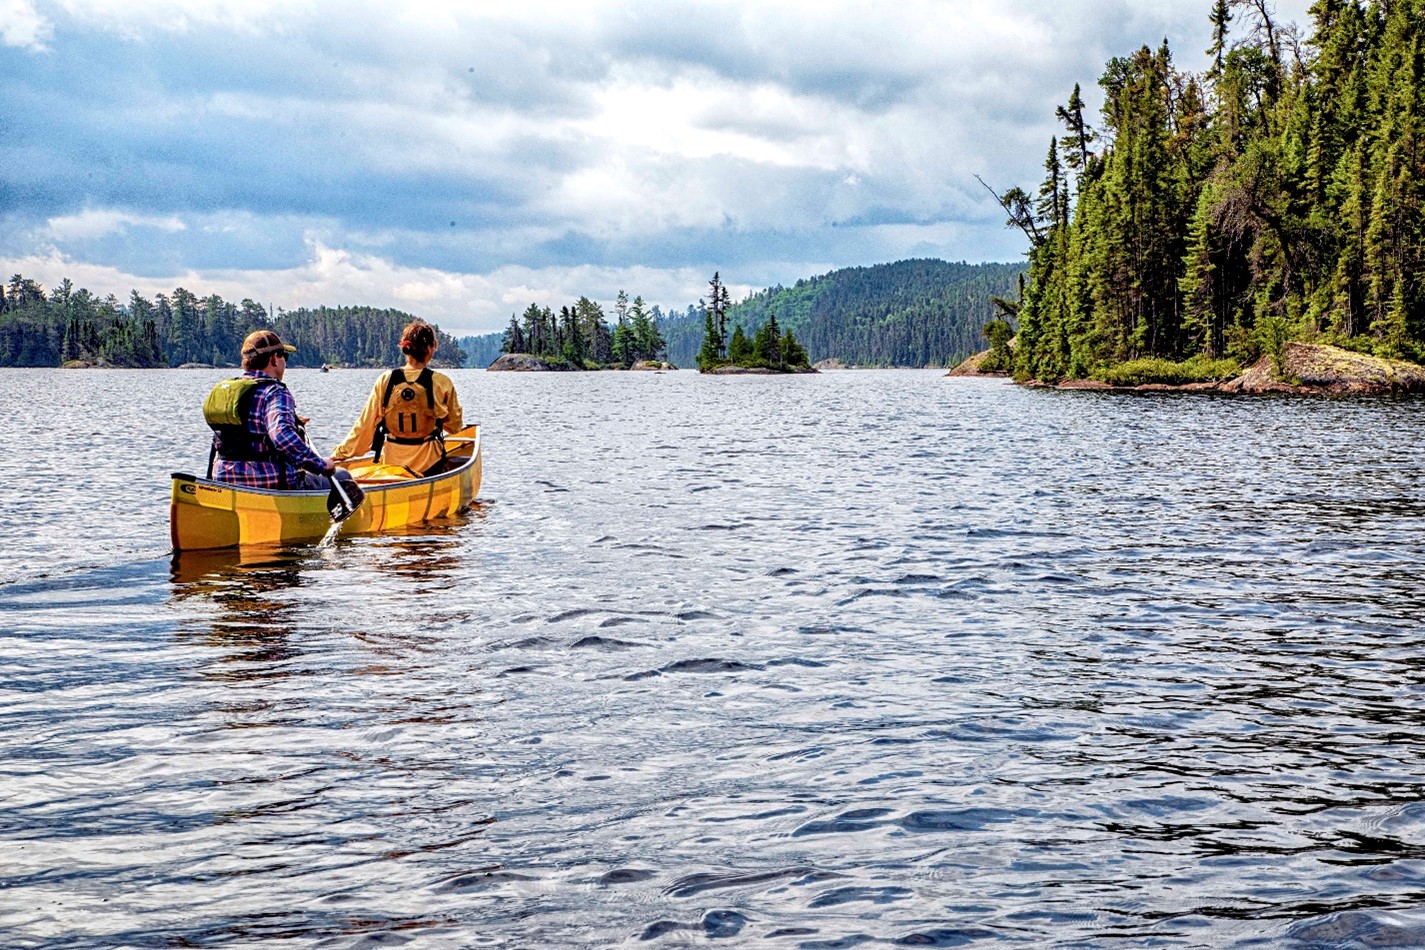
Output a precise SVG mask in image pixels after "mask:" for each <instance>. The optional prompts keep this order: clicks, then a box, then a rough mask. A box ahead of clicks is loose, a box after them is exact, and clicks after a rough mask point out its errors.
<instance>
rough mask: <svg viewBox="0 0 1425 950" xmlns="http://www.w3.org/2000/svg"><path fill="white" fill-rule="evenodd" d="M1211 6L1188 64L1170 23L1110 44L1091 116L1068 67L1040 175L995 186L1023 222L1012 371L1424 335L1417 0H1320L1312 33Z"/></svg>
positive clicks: (1224, 362)
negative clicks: (1204, 35)
mask: <svg viewBox="0 0 1425 950" xmlns="http://www.w3.org/2000/svg"><path fill="white" fill-rule="evenodd" d="M1205 12H1207V13H1208V15H1209V18H1210V21H1211V25H1212V45H1211V48H1210V49H1208V50H1207V53H1208V54H1209V56H1210V57H1211V61H1210V65H1209V66H1208V68H1207V69H1206V70H1205V71H1204V72H1203V73H1201V74H1196V73H1192V72H1183V71H1180V70H1178V69H1177V68H1175V67H1174V65H1173V57H1172V54H1171V52H1170V51H1169V48H1168V45H1167V42H1166V41H1164V43H1163V45H1161V46H1160V47H1159V48H1157V49H1150V48H1148V47H1143V48H1142V49H1140V50H1138V51H1137V52H1135V53H1133V54H1132V55H1129V56H1126V57H1123V58H1116V59H1113V60H1112V61H1110V62H1109V63H1108V65H1107V67H1106V69H1105V71H1104V73H1103V75H1102V77H1101V78H1100V79H1099V86H1100V87H1101V89H1102V91H1103V95H1104V104H1103V108H1102V111H1101V115H1100V116H1099V119H1098V122H1097V124H1095V123H1093V122H1092V121H1091V120H1092V117H1091V116H1089V115H1087V114H1086V113H1085V105H1084V100H1083V97H1082V94H1081V90H1080V88H1079V87H1077V86H1076V87H1075V88H1074V90H1073V93H1072V94H1071V95H1070V97H1069V100H1068V102H1067V103H1065V104H1064V105H1061V106H1059V107H1058V109H1057V110H1056V114H1057V117H1058V119H1059V121H1060V122H1061V124H1062V126H1063V129H1062V134H1061V135H1057V136H1056V137H1055V138H1054V139H1052V140H1051V141H1050V142H1049V147H1048V152H1047V156H1046V158H1045V162H1044V169H1045V175H1044V179H1043V182H1042V184H1041V185H1040V186H1039V187H1038V188H1037V190H1035V191H1034V192H1033V193H1032V194H1031V193H1029V192H1026V191H1024V190H1023V189H1021V188H1011V189H1010V190H1009V191H1006V192H1004V193H1002V194H999V193H997V195H996V196H997V197H998V198H999V199H1000V202H1001V204H1002V205H1003V207H1004V208H1005V211H1006V212H1007V214H1008V216H1009V223H1010V225H1011V226H1014V227H1018V228H1020V229H1021V230H1023V232H1024V233H1025V235H1026V236H1027V237H1028V239H1029V242H1030V251H1029V261H1030V268H1029V278H1028V281H1027V286H1026V288H1025V291H1024V293H1023V294H1022V296H1021V297H1020V298H1019V299H1018V300H1016V301H1013V302H1005V303H1004V305H1003V306H1004V309H1005V316H1006V317H1008V318H1009V319H1017V329H1018V336H1017V338H1016V339H1015V341H1014V346H1013V349H1012V356H1009V357H1008V359H1009V360H1010V361H1011V363H1012V366H1011V367H1010V368H1012V370H1013V372H1014V374H1015V376H1016V377H1017V378H1020V379H1028V378H1036V379H1040V380H1044V381H1054V380H1058V379H1062V378H1066V377H1073V378H1082V377H1091V376H1097V377H1099V378H1106V379H1112V378H1113V376H1114V375H1115V374H1120V375H1121V374H1122V373H1123V372H1124V370H1125V367H1129V366H1136V367H1137V368H1138V370H1139V371H1138V372H1137V374H1136V378H1137V379H1139V380H1140V381H1141V380H1143V379H1145V378H1152V377H1154V376H1155V375H1156V376H1159V377H1161V378H1164V379H1172V380H1174V381H1183V380H1186V379H1191V378H1201V379H1209V378H1224V377H1226V376H1229V375H1231V374H1232V373H1234V372H1235V371H1236V370H1237V368H1238V367H1240V366H1241V365H1242V364H1244V363H1246V362H1248V361H1252V360H1255V359H1257V358H1258V357H1260V356H1261V355H1263V354H1264V353H1270V354H1273V355H1277V354H1279V352H1280V350H1281V347H1282V346H1283V345H1284V343H1285V342H1286V341H1290V340H1302V341H1315V342H1323V343H1332V344H1335V345H1338V346H1344V347H1348V348H1351V349H1355V350H1358V351H1362V352H1368V353H1372V354H1374V355H1377V356H1384V357H1394V358H1406V359H1411V360H1416V361H1420V360H1421V358H1422V357H1425V81H1422V80H1425V76H1422V71H1425V0H1369V2H1358V0H1316V2H1315V3H1314V4H1313V5H1312V6H1311V8H1310V13H1309V15H1310V18H1311V22H1310V34H1309V36H1307V37H1303V36H1301V35H1300V34H1299V33H1298V30H1297V28H1296V27H1294V26H1292V25H1290V24H1283V23H1281V22H1278V21H1277V20H1276V19H1275V18H1274V13H1273V5H1272V4H1271V3H1270V2H1269V0H1215V2H1214V3H1213V4H1212V5H1211V9H1210V11H1205ZM992 190H993V189H992ZM1000 349H1001V352H1002V353H1005V354H1008V353H1010V352H1011V351H1010V350H1009V348H1008V347H1002V348H1000Z"/></svg>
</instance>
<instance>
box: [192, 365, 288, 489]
mask: <svg viewBox="0 0 1425 950" xmlns="http://www.w3.org/2000/svg"><path fill="white" fill-rule="evenodd" d="M269 385H276V386H281V385H282V384H281V383H280V382H278V381H277V380H275V379H273V378H272V377H271V376H238V377H235V378H233V379H225V380H223V381H222V382H220V383H218V385H216V386H214V387H213V390H212V392H210V393H208V398H206V399H204V400H203V421H204V422H206V423H208V427H209V428H211V429H212V430H213V450H212V452H211V453H209V455H208V477H209V478H212V477H213V459H214V458H220V459H222V460H223V461H225V462H273V461H276V460H277V459H276V456H275V455H274V454H273V453H272V452H271V451H270V449H269V448H266V447H264V445H263V440H261V439H260V438H258V437H256V436H254V435H253V434H252V433H251V432H248V431H247V418H248V413H249V412H250V411H251V409H252V400H253V397H255V396H256V395H257V391H258V390H259V389H261V388H262V387H264V386H269Z"/></svg>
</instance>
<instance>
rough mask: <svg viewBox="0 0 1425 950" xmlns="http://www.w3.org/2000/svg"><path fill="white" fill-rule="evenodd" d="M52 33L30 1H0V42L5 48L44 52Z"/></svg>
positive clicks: (50, 27) (46, 21) (51, 28)
mask: <svg viewBox="0 0 1425 950" xmlns="http://www.w3.org/2000/svg"><path fill="white" fill-rule="evenodd" d="M52 32H53V27H52V26H51V25H50V22H49V21H48V20H46V19H45V18H44V17H43V16H41V15H40V13H39V11H38V10H36V9H35V5H34V3H33V2H32V0H0V42H3V43H4V44H5V45H6V46H18V47H21V48H25V49H32V50H44V49H45V48H46V47H45V41H46V40H48V39H49V37H50V34H51V33H52Z"/></svg>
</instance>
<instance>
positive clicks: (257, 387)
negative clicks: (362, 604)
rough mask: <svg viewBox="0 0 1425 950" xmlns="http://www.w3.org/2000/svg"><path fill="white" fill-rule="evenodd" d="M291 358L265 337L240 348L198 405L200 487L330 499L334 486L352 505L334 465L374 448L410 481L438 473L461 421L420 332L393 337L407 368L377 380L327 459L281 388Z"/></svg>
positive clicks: (432, 341) (432, 345)
mask: <svg viewBox="0 0 1425 950" xmlns="http://www.w3.org/2000/svg"><path fill="white" fill-rule="evenodd" d="M296 349H297V348H296V347H295V346H292V345H291V344H288V343H284V342H282V339H281V338H280V337H279V336H278V335H277V334H276V333H273V332H272V331H270V330H258V331H255V332H253V333H250V334H248V336H247V338H246V339H245V340H243V344H242V368H243V373H242V375H241V376H238V377H235V378H233V379H225V380H223V381H222V382H220V383H219V384H218V385H217V386H215V387H213V390H212V392H210V393H209V394H208V397H207V399H205V400H204V402H203V418H204V420H205V421H206V422H207V423H208V425H209V427H210V428H212V430H213V447H212V452H211V453H210V455H209V458H208V477H209V478H212V479H215V480H217V481H220V482H229V483H232V484H238V485H243V486H246V487H249V488H266V489H274V490H277V491H329V490H331V488H332V480H333V479H338V480H340V481H341V483H342V485H343V486H344V487H345V489H346V491H347V494H349V495H353V496H358V497H359V495H360V490H359V489H357V488H356V483H355V481H354V480H353V479H352V477H351V475H350V473H349V472H347V471H346V470H345V469H343V468H339V467H338V466H337V464H336V463H337V462H338V461H341V460H344V459H347V458H351V457H354V456H357V455H361V454H363V453H365V452H366V451H368V450H372V449H374V451H375V452H376V457H377V460H378V461H384V462H386V463H387V464H392V465H401V466H405V467H407V468H409V469H410V470H411V471H412V472H413V473H414V474H420V475H425V474H434V473H435V472H438V471H440V470H441V469H442V468H443V466H444V464H445V444H444V440H443V439H442V434H443V433H444V432H446V431H457V430H459V429H460V428H462V427H463V424H464V420H463V418H462V413H461V408H460V402H459V400H458V399H457V398H456V395H455V385H454V384H453V383H452V382H451V381H450V379H449V378H448V377H447V376H445V374H443V373H437V372H434V371H432V370H431V369H430V368H429V366H428V364H429V363H430V361H431V359H432V357H434V356H435V350H436V338H435V330H434V329H433V328H432V327H431V326H430V325H429V324H427V323H424V322H422V321H416V322H414V323H411V324H409V325H408V326H407V327H406V328H405V330H404V331H403V332H402V334H401V351H402V352H403V353H405V354H406V365H405V366H404V367H399V368H397V369H393V370H390V371H389V372H387V373H383V374H382V375H381V377H380V378H379V379H378V380H377V382H376V386H375V388H373V389H372V392H371V397H370V398H369V399H368V400H367V403H366V408H365V409H363V410H362V413H361V417H360V418H359V419H358V420H357V422H356V425H354V426H353V427H352V430H351V432H350V434H348V435H347V437H346V439H345V441H343V442H342V444H341V445H340V446H338V447H337V449H336V451H335V452H334V453H333V454H332V456H331V457H330V458H323V457H322V456H320V455H318V454H317V453H316V452H314V451H313V450H312V447H311V446H310V445H308V444H307V440H306V433H305V431H304V429H303V425H304V424H305V422H306V420H305V419H303V418H302V417H300V416H298V415H297V409H296V403H295V401H294V400H293V398H292V393H291V391H290V390H289V389H288V388H287V387H286V385H285V384H283V382H282V377H283V376H284V374H285V373H286V371H287V354H289V353H294V352H296ZM383 443H384V444H383Z"/></svg>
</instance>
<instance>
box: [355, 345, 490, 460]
mask: <svg viewBox="0 0 1425 950" xmlns="http://www.w3.org/2000/svg"><path fill="white" fill-rule="evenodd" d="M435 350H436V338H435V328H434V327H432V326H431V325H430V324H428V323H425V322H423V321H421V320H417V321H415V322H414V323H411V324H409V325H407V326H406V328H405V329H404V330H402V331H401V352H402V353H404V354H406V365H405V366H401V367H397V368H396V369H393V370H388V371H387V372H385V373H382V374H381V375H380V377H378V378H377V380H376V385H375V386H373V387H372V389H371V395H370V397H369V398H367V400H366V406H365V408H363V409H362V410H361V418H359V419H357V420H356V425H354V426H352V427H351V432H350V433H348V434H347V437H346V440H345V441H343V442H342V443H341V445H338V446H337V447H336V449H335V451H333V452H332V455H333V457H334V458H336V459H349V458H354V457H356V456H358V455H364V454H365V453H366V452H368V451H370V452H372V453H373V454H374V455H375V458H376V461H378V462H382V463H384V464H386V465H400V466H404V467H405V468H407V469H409V470H410V471H411V472H413V473H415V474H416V475H434V474H436V473H437V472H439V471H440V470H441V469H442V468H443V466H444V464H445V441H444V435H445V433H447V432H458V431H459V430H460V429H462V428H463V427H464V425H465V420H464V417H463V415H462V413H461V409H460V400H459V399H458V398H457V397H456V395H455V384H454V383H452V382H451V381H450V377H448V376H446V375H445V374H444V373H437V372H435V371H434V370H432V369H431V368H430V366H429V364H430V361H431V359H432V358H434V356H435Z"/></svg>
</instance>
